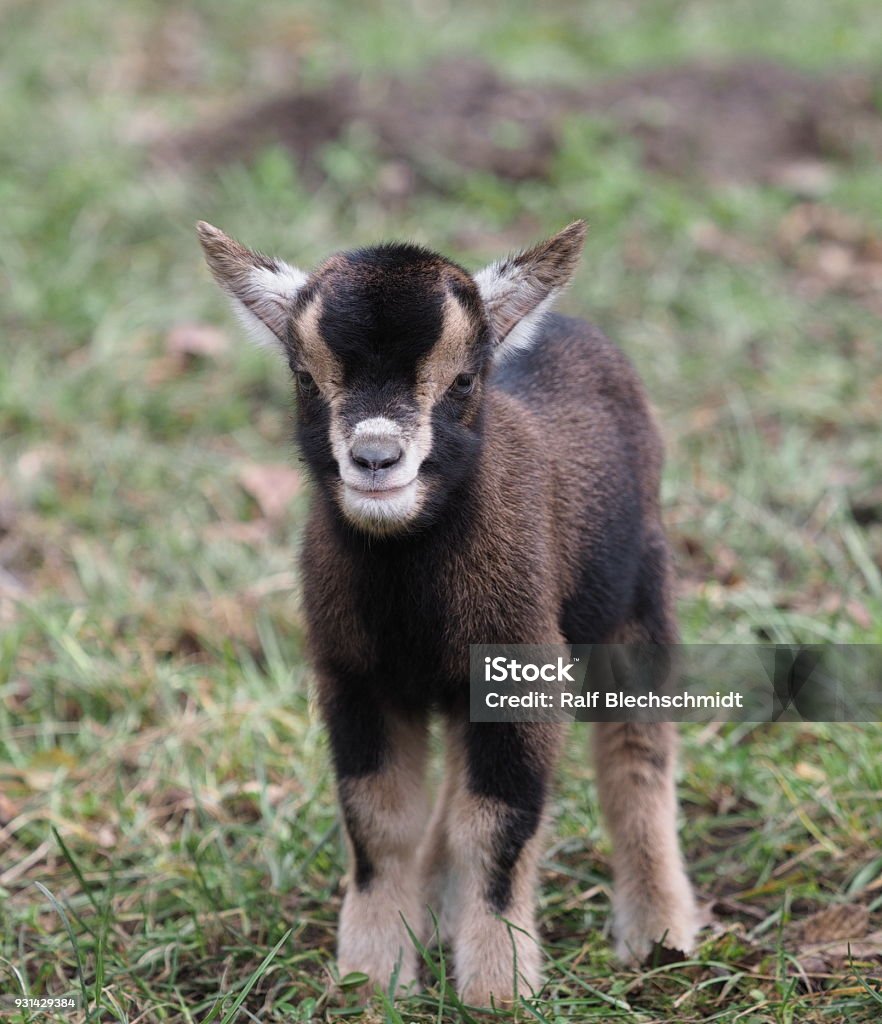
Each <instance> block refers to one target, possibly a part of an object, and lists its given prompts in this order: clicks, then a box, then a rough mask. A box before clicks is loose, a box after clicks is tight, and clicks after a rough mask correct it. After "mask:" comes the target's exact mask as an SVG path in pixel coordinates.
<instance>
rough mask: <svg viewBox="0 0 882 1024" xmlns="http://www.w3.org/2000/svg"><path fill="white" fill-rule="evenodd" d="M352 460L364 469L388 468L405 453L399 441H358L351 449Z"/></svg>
mask: <svg viewBox="0 0 882 1024" xmlns="http://www.w3.org/2000/svg"><path fill="white" fill-rule="evenodd" d="M349 454H350V455H351V456H352V461H353V462H354V463H355V464H356V465H357V466H361V467H362V468H364V469H372V470H377V469H388V468H389V467H390V466H394V465H395V463H396V462H398V460H399V459H400V458H401V456H402V455H403V454H404V449H403V448H402V447H401V445H400V444H399V443H398V441H396V440H394V439H391V440H389V441H376V440H374V441H356V442H355V443H354V444H353V446H352V447H351V448H350V449H349Z"/></svg>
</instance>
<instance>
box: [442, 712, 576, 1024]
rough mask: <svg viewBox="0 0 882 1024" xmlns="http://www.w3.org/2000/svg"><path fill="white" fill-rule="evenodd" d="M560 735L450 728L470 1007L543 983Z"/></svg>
mask: <svg viewBox="0 0 882 1024" xmlns="http://www.w3.org/2000/svg"><path fill="white" fill-rule="evenodd" d="M559 735H560V733H559V729H558V728H557V727H549V726H539V725H526V726H514V725H504V724H501V723H499V724H481V725H473V724H469V723H461V724H460V725H459V726H458V727H455V728H452V729H451V733H450V738H449V742H450V751H449V755H448V773H449V775H448V783H447V788H446V790H445V802H446V814H445V817H444V819H443V820H444V822H445V826H446V827H445V829H444V850H445V853H446V856H447V858H448V871H449V876H448V877H449V878H450V880H451V881H452V889H453V893H452V899H451V898H450V896H448V902H447V905H446V906H445V909H444V911H442V914H443V916H444V919H445V920H446V921H449V922H450V924H451V927H452V931H453V958H454V971H455V974H456V979H457V987H458V989H459V993H460V998H462V1000H463V1001H464V1002H465V1003H467V1004H471V1005H475V1006H489V1005H490V1004H491V1001H494V1002H496V1003H497V1005H504V1004H506V1003H509V1002H510V1001H511V1000H512V998H513V996H514V995H515V994H518V995H531V994H532V993H533V992H534V991H536V990H538V988H539V986H540V983H541V970H540V965H541V949H540V945H539V940H538V936H537V932H536V919H535V905H536V886H537V874H538V870H537V869H538V861H539V857H540V854H541V850H542V831H543V825H544V816H545V802H546V797H547V793H548V789H549V786H550V782H551V773H552V770H553V766H554V763H555V760H556V756H557V751H558V746H559ZM437 849H438V847H436V850H437ZM431 861H432V859H431V858H429V862H431Z"/></svg>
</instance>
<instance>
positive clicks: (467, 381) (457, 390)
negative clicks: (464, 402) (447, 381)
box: [450, 373, 478, 397]
mask: <svg viewBox="0 0 882 1024" xmlns="http://www.w3.org/2000/svg"><path fill="white" fill-rule="evenodd" d="M477 376H478V375H477V374H476V373H461V374H460V375H459V376H458V377H457V378H456V380H455V381H454V382H453V384H452V385H451V387H450V390H451V391H452V392H453V394H454V395H459V396H461V397H464V396H465V395H470V394H471V393H472V392H473V391H474V390H475V381H476V380H477Z"/></svg>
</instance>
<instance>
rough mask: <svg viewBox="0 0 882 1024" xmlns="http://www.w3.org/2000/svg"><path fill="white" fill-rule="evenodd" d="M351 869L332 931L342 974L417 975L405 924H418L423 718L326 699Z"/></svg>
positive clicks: (375, 979) (385, 978)
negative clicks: (335, 937)
mask: <svg viewBox="0 0 882 1024" xmlns="http://www.w3.org/2000/svg"><path fill="white" fill-rule="evenodd" d="M323 703H324V711H325V719H326V721H327V724H328V728H329V732H330V737H331V747H332V752H333V757H334V766H335V769H336V772H337V787H338V793H339V799H340V807H341V810H342V814H343V823H344V826H345V831H346V839H347V846H348V848H349V858H350V870H349V877H348V883H347V886H346V894H345V896H344V899H343V907H342V910H341V913H340V925H339V930H338V936H337V959H338V967H339V971H340V975H341V977H343V976H345V975H347V974H349V973H351V972H353V971H359V972H364V973H365V974H367V975H368V977H369V978H370V983H369V985H367V986H366V988H367V989H371V988H373V987H374V986H380V987H381V988H384V989H385V988H386V987H387V986H388V984H389V981H390V978H391V977H392V975H393V974H394V972H395V970H396V968H397V969H398V983H399V985H400V986H401V987H402V988H406V987H407V986H409V985H411V984H412V983H413V982H414V981H415V980H416V977H417V957H416V951H415V949H414V946H413V943H412V942H411V939H410V936H409V934H408V931H407V926H409V927H410V928H411V929H413V930H415V931H416V930H417V929H419V927H420V919H421V914H422V912H423V907H422V895H421V893H420V886H419V878H418V872H417V859H416V849H417V845H418V843H419V840H420V838H421V837H422V835H423V833H424V831H425V822H426V817H427V812H428V805H427V799H426V793H425V790H424V774H425V765H426V752H427V733H426V724H425V721H424V720H423V719H407V718H403V717H400V716H394V715H390V714H385V713H383V712H381V711H380V710H379V709H378V708H377V707H375V706H373V705H371V704H369V703H367V702H366V701H361V700H350V701H344V700H339V699H338V700H335V701H325V702H323Z"/></svg>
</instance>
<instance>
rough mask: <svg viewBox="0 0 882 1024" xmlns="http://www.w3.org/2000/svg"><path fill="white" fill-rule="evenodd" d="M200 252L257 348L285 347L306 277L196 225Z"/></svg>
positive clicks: (207, 226)
mask: <svg viewBox="0 0 882 1024" xmlns="http://www.w3.org/2000/svg"><path fill="white" fill-rule="evenodd" d="M196 230H197V232H198V233H199V241H200V242H201V243H202V250H203V252H204V253H205V259H206V262H207V263H208V266H209V268H210V269H211V273H212V274H213V275H214V279H215V281H217V283H218V284H219V285H220V286H221V288H223V290H224V291H225V292H226V293H227V295H229V297H230V299H231V300H232V303H233V310H234V311H235V313H236V315H237V316H238V317H239V319H240V320H241V321H242V324H243V325H244V327H245V329H246V330H247V331H248V333H249V334H250V335H251V337H252V338H253V339H254V340H255V341H256V342H257V343H258V344H259V345H278V344H280V343H281V344H282V345H284V342H285V331H286V327H287V322H288V317H289V316H290V314H291V307H292V306H293V304H294V300H295V299H296V298H297V293H298V292H299V291H300V289H301V288H302V287H303V286H304V284H305V283H306V278H307V275H306V274H305V273H304V272H303V271H302V270H298V269H297V268H296V267H292V266H289V265H288V264H287V263H283V262H282V261H281V260H276V259H271V258H270V257H269V256H263V255H261V253H259V252H252V251H251V249H246V248H245V246H244V245H240V244H239V243H238V242H237V241H235V240H234V239H232V238H228V237H227V236H226V235H225V234H224V233H223V231H220V230H219V229H218V228H215V227H212V225H211V224H206V223H205V221H199V223H198V224H197V225H196Z"/></svg>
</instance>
